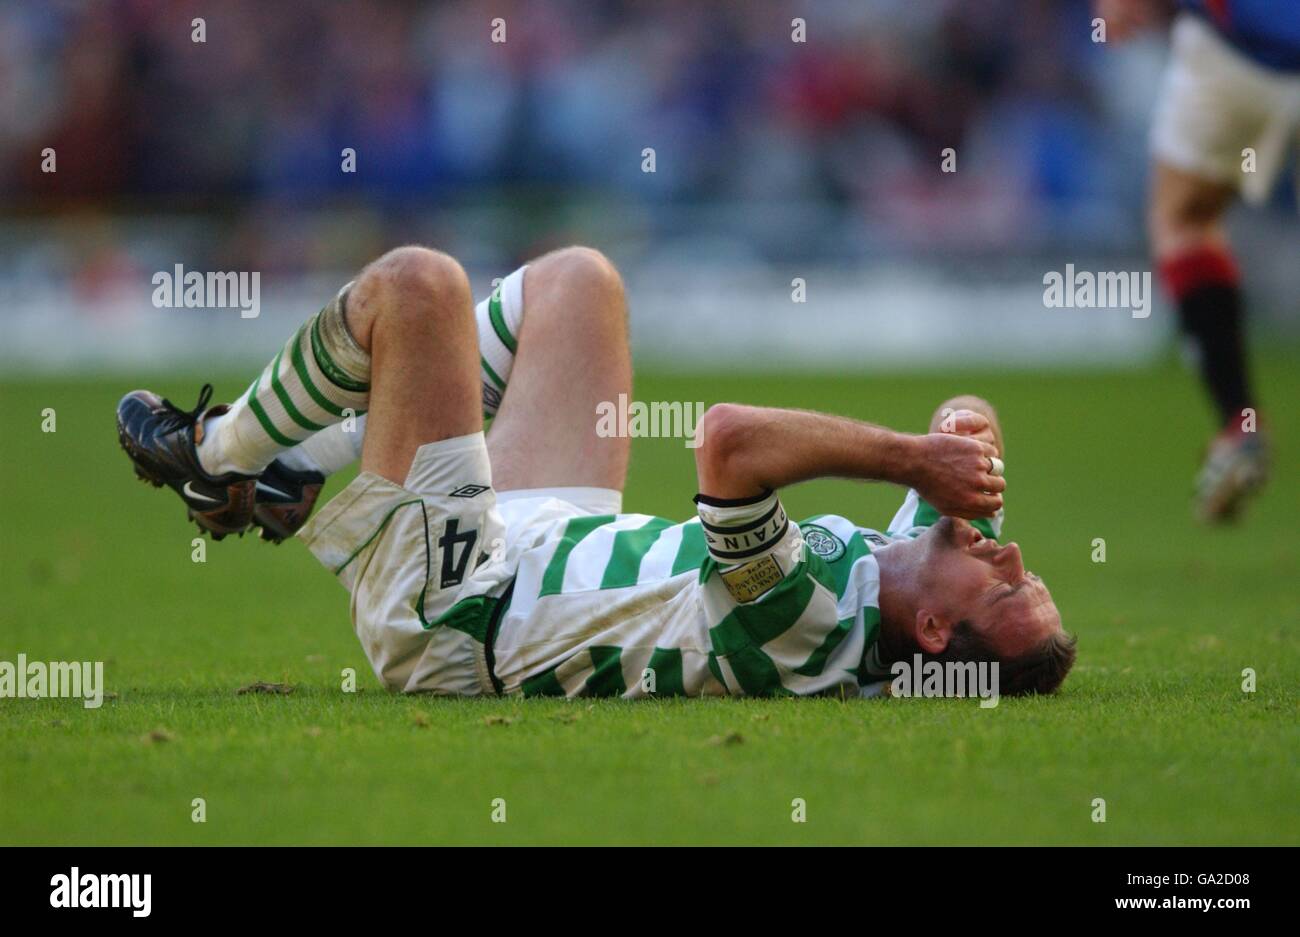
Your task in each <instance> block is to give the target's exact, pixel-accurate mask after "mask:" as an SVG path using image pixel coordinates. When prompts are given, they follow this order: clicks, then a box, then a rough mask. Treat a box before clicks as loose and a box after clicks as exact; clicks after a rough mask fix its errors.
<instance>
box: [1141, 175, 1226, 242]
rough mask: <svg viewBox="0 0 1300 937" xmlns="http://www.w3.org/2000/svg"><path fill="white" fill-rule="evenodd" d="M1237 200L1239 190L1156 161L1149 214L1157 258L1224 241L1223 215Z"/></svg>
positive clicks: (1224, 183)
mask: <svg viewBox="0 0 1300 937" xmlns="http://www.w3.org/2000/svg"><path fill="white" fill-rule="evenodd" d="M1236 197H1237V190H1236V188H1235V187H1234V186H1232V185H1229V184H1228V183H1226V182H1221V181H1219V180H1216V179H1211V178H1208V177H1206V176H1204V175H1201V174H1200V173H1199V172H1195V171H1189V170H1186V169H1181V168H1179V167H1177V166H1172V165H1170V164H1169V163H1166V162H1163V161H1161V160H1156V162H1155V163H1154V165H1153V166H1152V167H1151V202H1150V208H1149V213H1148V227H1149V229H1150V237H1151V246H1152V249H1153V252H1154V253H1155V255H1156V256H1157V257H1162V258H1163V257H1168V256H1171V255H1173V254H1177V253H1179V252H1181V251H1184V250H1187V249H1190V248H1193V247H1197V246H1200V245H1202V244H1206V243H1210V242H1219V241H1222V240H1224V238H1225V236H1226V235H1225V233H1224V230H1223V216H1224V215H1225V213H1226V212H1227V210H1228V208H1229V206H1230V205H1231V204H1232V202H1233V201H1234V200H1235V199H1236Z"/></svg>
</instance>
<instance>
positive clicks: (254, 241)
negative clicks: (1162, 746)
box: [0, 0, 1295, 319]
mask: <svg viewBox="0 0 1300 937" xmlns="http://www.w3.org/2000/svg"><path fill="white" fill-rule="evenodd" d="M1091 16H1092V13H1091V10H1090V5H1089V3H1088V2H1086V0H981V2H979V3H971V2H962V0H816V2H814V0H810V2H783V0H749V2H745V0H728V2H717V3H702V2H699V0H652V2H644V3H635V2H613V0H527V2H524V0H519V2H513V0H491V2H486V0H449V2H409V0H359V2H331V0H310V2H309V0H294V2H276V3H271V2H265V0H221V2H213V0H93V2H72V0H0V199H2V205H0V245H2V246H3V248H4V250H3V251H0V294H5V293H6V290H7V294H6V295H7V301H8V302H10V303H12V302H14V301H15V298H17V301H19V302H20V303H21V302H22V297H23V296H32V295H35V294H36V293H37V292H39V291H40V290H42V289H47V290H48V289H64V288H68V287H71V288H72V289H74V290H75V292H76V295H78V296H81V297H90V299H91V300H93V299H94V298H96V297H102V296H110V295H114V294H115V293H116V292H118V291H120V288H121V287H122V286H123V284H132V283H137V282H138V281H139V278H140V277H141V276H143V277H144V279H145V281H146V282H147V279H148V276H149V274H150V273H151V272H152V271H155V270H160V269H170V268H171V265H172V264H174V263H184V264H185V265H187V266H188V267H190V268H195V269H221V270H230V269H234V270H259V271H262V272H263V276H264V277H272V278H274V277H282V278H285V280H284V282H287V280H288V279H289V278H292V277H296V276H309V275H312V274H315V273H322V272H329V273H330V275H333V273H334V271H352V270H355V269H356V268H357V267H358V266H360V265H361V264H363V263H364V262H366V261H367V260H368V259H371V258H372V257H374V256H375V255H377V254H378V253H380V252H382V251H383V250H384V249H386V248H387V247H390V246H393V245H395V244H398V243H402V242H407V241H418V242H423V243H430V244H433V245H435V246H439V247H442V248H444V249H446V250H448V251H450V252H452V253H454V254H456V255H457V256H458V257H460V258H462V260H463V262H465V263H466V264H467V266H470V267H471V268H479V267H481V268H483V269H485V270H486V269H491V270H493V271H494V272H496V273H498V274H499V273H501V272H504V271H506V270H508V269H510V268H511V266H513V265H514V264H515V263H517V262H518V261H520V260H522V259H524V258H526V257H528V256H530V255H532V254H535V253H536V252H538V251H540V250H544V249H546V248H547V247H550V246H555V245H558V244H562V243H568V242H573V241H585V242H590V243H595V244H596V245H597V246H600V247H602V248H604V249H605V250H606V251H607V252H609V253H610V254H611V255H612V256H614V257H615V259H616V260H618V261H619V262H620V263H621V264H623V265H624V266H625V267H626V268H627V269H628V270H629V271H630V273H629V276H630V278H631V277H635V275H636V272H637V271H638V270H649V271H662V270H663V269H665V268H666V267H667V268H672V269H677V268H678V267H683V266H686V267H691V268H693V269H700V268H707V269H709V270H713V271H726V270H733V269H740V270H746V271H750V272H751V273H752V271H754V270H764V271H773V270H775V271H782V273H781V276H782V277H783V278H784V279H783V282H785V281H788V279H789V277H788V276H785V272H788V271H789V270H790V269H796V270H798V269H813V268H815V269H819V270H820V269H825V270H830V271H834V272H835V273H836V274H837V275H839V276H841V277H843V276H844V275H845V274H846V272H847V271H870V270H873V269H875V270H881V269H889V270H894V271H897V270H899V269H902V267H900V265H903V266H906V265H912V267H913V269H914V270H915V271H917V272H916V276H917V277H922V278H924V277H926V276H929V277H931V278H932V279H933V278H938V279H939V280H943V279H944V278H945V277H947V278H950V279H951V278H954V277H955V278H957V279H963V278H965V277H968V276H976V277H985V278H988V277H994V278H997V277H999V276H1005V277H1013V278H1021V277H1022V274H1023V272H1024V270H1026V269H1027V270H1029V271H1030V273H1031V274H1032V272H1033V271H1039V275H1041V270H1042V269H1044V264H1045V263H1046V264H1054V265H1056V266H1059V263H1063V262H1065V261H1074V262H1076V263H1084V262H1087V261H1088V260H1089V259H1090V258H1097V263H1106V264H1108V265H1109V266H1110V267H1111V268H1114V267H1115V266H1116V264H1120V263H1123V264H1127V267H1126V268H1129V267H1133V266H1134V265H1140V267H1141V268H1142V269H1149V267H1150V265H1149V262H1148V261H1146V259H1145V256H1144V235H1143V224H1142V211H1143V209H1142V197H1143V192H1144V186H1145V172H1146V161H1145V153H1146V134H1147V126H1148V121H1149V115H1150V110H1151V105H1152V101H1153V99H1154V96H1155V93H1156V91H1157V88H1158V83H1159V80H1160V74H1161V68H1162V65H1163V60H1164V55H1165V48H1164V36H1163V35H1161V34H1159V33H1154V34H1152V35H1151V36H1149V37H1146V38H1144V39H1142V40H1140V41H1138V42H1135V43H1131V44H1128V45H1126V46H1124V47H1117V46H1114V45H1113V44H1112V45H1109V46H1107V45H1099V44H1096V43H1094V42H1092V41H1091V26H1090V21H1091ZM196 17H201V18H202V19H203V20H204V26H203V28H204V30H205V37H204V38H205V41H204V42H195V41H193V33H194V26H193V20H194V19H195V18H196ZM796 17H798V18H801V19H802V20H803V21H804V23H805V27H804V28H805V29H806V41H805V42H795V41H793V40H792V30H793V29H794V28H795V27H794V26H792V20H794V19H795V18H796ZM497 18H500V20H502V21H504V29H505V41H504V42H493V41H492V37H493V28H494V26H493V21H494V20H495V19H497ZM498 35H499V33H498ZM647 147H651V148H653V149H654V160H655V171H654V172H653V173H651V172H645V171H643V167H644V159H645V158H644V155H643V154H644V151H645V149H646V148H647ZM948 147H951V148H953V150H954V151H955V159H956V168H957V171H956V172H955V173H950V174H945V173H942V172H940V164H941V160H942V154H943V151H944V150H945V148H948ZM46 148H52V149H53V150H54V152H55V153H56V158H57V172H53V173H50V172H43V171H42V153H43V152H44V151H45V150H46ZM345 148H351V149H352V150H354V151H355V153H356V157H355V159H356V171H355V172H352V173H348V172H344V171H342V169H341V164H342V161H343V155H342V154H343V151H344V150H345ZM1294 222H1295V207H1294V195H1293V193H1292V192H1291V190H1290V187H1289V185H1288V186H1287V187H1284V188H1281V189H1279V191H1278V193H1277V194H1276V196H1275V198H1274V200H1273V202H1272V204H1271V206H1270V208H1269V209H1268V210H1266V211H1265V212H1263V213H1260V214H1257V215H1255V216H1254V220H1253V221H1252V222H1251V225H1250V227H1251V229H1252V231H1255V232H1257V233H1256V234H1255V235H1253V236H1254V237H1256V239H1257V240H1258V241H1259V242H1260V243H1262V244H1266V245H1267V244H1273V243H1275V242H1276V240H1277V237H1278V235H1277V233H1276V232H1278V231H1282V232H1286V234H1285V236H1287V237H1291V238H1292V241H1291V242H1290V243H1292V244H1294V243H1295V241H1294V234H1293V231H1294V227H1295V225H1294ZM1250 236H1252V235H1249V234H1248V235H1247V237H1248V239H1249V237H1250ZM1271 256H1272V255H1271V254H1270V257H1271ZM1058 262H1059V263H1058ZM1255 262H1256V261H1253V260H1250V259H1248V263H1247V266H1248V268H1249V266H1250V264H1251V263H1255ZM1258 263H1259V264H1260V265H1267V266H1269V267H1271V268H1273V269H1271V271H1270V272H1269V275H1268V276H1262V277H1261V279H1262V281H1263V282H1265V283H1269V284H1273V285H1272V287H1271V288H1272V289H1274V290H1280V289H1282V285H1293V283H1294V281H1293V280H1292V281H1288V280H1286V277H1287V276H1288V270H1287V267H1288V266H1289V262H1287V261H1282V260H1278V261H1272V260H1269V261H1268V263H1267V264H1265V260H1264V259H1261V260H1259V261H1258ZM927 271H928V273H927ZM1008 271H1009V272H1008ZM1270 277H1271V279H1270ZM1028 282H1029V283H1030V285H1033V284H1034V282H1035V278H1034V277H1033V276H1029V280H1028ZM1279 284H1282V285H1279ZM1039 288H1040V289H1041V287H1039ZM787 291H788V289H787ZM1038 311H1039V312H1041V309H1040V310H1038ZM1281 318H1283V319H1285V318H1286V317H1285V316H1282V317H1281Z"/></svg>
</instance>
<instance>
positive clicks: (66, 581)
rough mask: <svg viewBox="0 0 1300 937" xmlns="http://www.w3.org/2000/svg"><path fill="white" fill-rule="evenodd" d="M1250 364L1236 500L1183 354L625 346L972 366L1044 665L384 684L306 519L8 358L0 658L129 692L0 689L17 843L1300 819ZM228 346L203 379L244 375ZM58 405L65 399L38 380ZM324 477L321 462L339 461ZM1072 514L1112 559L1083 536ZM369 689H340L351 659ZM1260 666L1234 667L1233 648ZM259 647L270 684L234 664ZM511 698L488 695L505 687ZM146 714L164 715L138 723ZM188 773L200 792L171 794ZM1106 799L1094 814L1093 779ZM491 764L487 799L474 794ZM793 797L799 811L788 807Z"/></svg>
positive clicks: (1101, 837) (1252, 839)
mask: <svg viewBox="0 0 1300 937" xmlns="http://www.w3.org/2000/svg"><path fill="white" fill-rule="evenodd" d="M1294 360H1295V356H1294V355H1293V354H1283V353H1280V352H1274V353H1273V354H1272V355H1271V356H1269V357H1266V358H1265V359H1264V360H1263V362H1262V365H1261V373H1260V378H1261V380H1260V383H1261V385H1262V386H1263V388H1264V389H1265V392H1266V394H1267V398H1268V399H1269V400H1271V401H1273V402H1274V405H1275V406H1274V409H1273V410H1272V411H1271V416H1272V419H1273V424H1272V426H1273V430H1274V433H1275V437H1276V440H1277V443H1278V450H1277V460H1276V464H1277V475H1278V477H1277V479H1276V480H1275V483H1274V485H1273V486H1272V488H1271V489H1270V490H1269V491H1268V492H1267V494H1266V495H1265V496H1264V497H1263V498H1262V499H1261V500H1260V501H1258V502H1257V503H1256V504H1255V505H1253V510H1252V512H1251V516H1250V518H1249V523H1248V524H1246V525H1244V526H1242V527H1240V528H1239V529H1234V530H1222V531H1219V530H1216V531H1206V530H1203V529H1201V528H1199V527H1197V526H1196V525H1195V524H1193V522H1192V521H1191V520H1190V517H1189V511H1188V500H1187V496H1188V493H1189V489H1190V477H1191V474H1192V471H1193V469H1194V463H1195V459H1196V457H1197V453H1198V449H1199V446H1200V444H1201V442H1202V441H1203V436H1204V434H1205V432H1206V430H1207V429H1208V423H1207V416H1206V413H1205V411H1204V408H1203V407H1202V406H1201V401H1200V399H1199V397H1198V395H1197V392H1196V390H1195V389H1194V388H1193V386H1192V384H1191V381H1190V379H1189V378H1188V376H1187V375H1186V374H1184V373H1183V372H1182V371H1181V370H1180V369H1178V368H1176V367H1174V366H1172V365H1168V364H1166V365H1161V366H1159V367H1156V368H1153V369H1151V370H1149V371H1143V372H1136V373H1133V372H1117V373H1094V374H1079V375H1073V374H1068V373H1067V374H1021V375H1012V376H1001V377H995V378H994V377H988V376H986V375H966V376H942V377H940V376H904V377H894V376H890V377H888V378H879V377H878V378H875V379H868V378H856V377H847V376H841V377H833V376H826V375H818V376H817V377H816V378H805V377H770V378H769V377H764V378H762V379H754V378H748V379H745V378H726V379H715V380H712V381H710V382H707V383H706V382H703V381H700V380H694V379H690V378H685V377H654V376H651V375H643V376H641V377H640V378H639V379H638V381H639V382H638V397H639V398H641V399H686V400H694V399H702V400H704V401H705V402H714V401H717V400H721V399H739V400H746V401H751V402H756V403H769V404H783V405H788V406H805V407H817V408H822V409H831V410H838V411H840V412H844V413H848V414H851V415H855V416H859V417H863V418H870V419H874V420H878V421H881V422H886V423H891V424H895V425H900V426H904V427H915V426H917V425H918V424H920V423H922V422H923V421H924V419H925V418H926V416H927V415H928V412H929V410H930V408H931V407H932V406H933V404H934V403H936V402H937V401H938V400H939V399H940V398H941V397H942V396H945V395H948V394H951V393H955V392H959V391H967V390H970V391H975V392H979V393H984V394H987V395H988V396H990V397H991V398H993V399H994V400H995V401H996V402H997V403H998V404H999V406H1000V408H1001V411H1002V415H1003V420H1004V422H1005V425H1006V428H1007V433H1008V459H1007V464H1008V478H1009V482H1010V491H1009V502H1008V504H1009V518H1008V528H1007V533H1008V534H1009V535H1010V536H1011V537H1013V538H1015V539H1017V540H1019V542H1020V543H1021V545H1022V547H1023V548H1024V552H1025V555H1026V558H1027V560H1028V564H1029V566H1030V568H1032V569H1034V570H1035V571H1037V572H1039V573H1040V574H1041V575H1043V577H1044V578H1045V579H1046V580H1047V583H1048V584H1049V586H1050V587H1051V588H1052V590H1053V592H1054V593H1055V596H1056V600H1057V604H1058V605H1059V606H1060V609H1061V611H1062V614H1063V615H1064V617H1065V620H1066V624H1067V627H1069V628H1071V629H1072V630H1074V631H1076V632H1077V633H1078V635H1079V636H1080V645H1079V662H1078V665H1077V667H1076V669H1075V674H1074V676H1073V678H1072V679H1071V680H1070V681H1069V683H1068V684H1067V685H1066V688H1065V690H1064V692H1063V693H1062V694H1061V695H1060V696H1059V697H1056V698H1048V699H1031V700H1003V701H1002V704H1001V705H1000V706H999V707H998V708H996V709H993V710H983V709H980V708H978V707H977V706H976V704H975V703H974V702H967V701H903V700H894V701H878V702H851V703H840V702H834V701H828V700H779V701H738V700H714V701H692V700H683V701H660V702H649V703H622V702H620V701H600V702H596V703H590V702H587V701H575V702H562V701H553V700H549V701H529V702H522V701H515V700H510V701H492V700H439V699H430V698H404V697H400V696H392V695H389V694H387V693H385V692H383V691H381V690H379V689H378V688H377V687H376V685H375V683H374V681H373V678H372V677H371V676H370V673H369V670H368V669H367V667H366V662H365V659H364V657H363V656H362V654H361V651H360V649H359V647H358V646H357V644H356V641H355V639H354V637H353V635H352V633H351V630H350V627H349V624H348V618H347V597H346V595H345V593H344V592H343V590H342V588H341V587H340V586H338V585H337V584H336V583H335V582H334V581H333V580H332V579H331V578H330V576H329V575H328V574H327V573H326V572H325V571H324V570H322V569H321V568H319V567H318V566H317V565H316V563H315V561H314V560H313V559H312V558H311V557H310V556H309V555H308V554H307V552H306V551H305V550H304V549H302V548H301V547H300V546H297V545H294V544H291V545H286V546H284V547H280V548H272V547H269V546H266V545H263V544H261V543H257V542H254V541H252V540H249V539H245V540H243V541H239V540H234V541H230V540H227V541H226V542H224V543H220V544H209V546H208V551H207V562H206V563H205V564H196V563H193V562H191V543H190V541H191V538H192V537H193V536H194V532H193V530H192V528H190V527H188V526H187V525H186V524H185V523H184V522H183V519H182V516H181V515H182V511H181V508H180V505H179V503H178V502H177V501H176V500H175V498H174V497H173V496H172V495H170V494H167V493H164V492H157V491H154V490H153V489H150V488H146V487H145V486H143V485H140V484H138V483H137V482H136V481H135V480H134V479H133V478H132V476H131V472H130V469H129V466H128V464H127V461H126V458H125V457H124V456H123V455H122V454H121V453H120V452H118V451H117V448H116V443H115V438H114V433H113V429H112V409H113V405H114V403H115V401H116V399H117V397H118V396H119V395H120V394H121V393H122V392H123V391H125V390H129V389H130V388H131V387H132V386H136V385H137V384H143V385H144V386H150V387H154V388H155V389H158V390H160V391H162V392H164V393H167V394H171V395H175V397H176V398H178V401H179V402H182V403H188V402H189V400H190V399H191V395H192V394H193V393H195V391H196V390H197V386H196V382H195V381H193V380H190V379H184V380H177V379H155V380H144V379H140V380H138V381H137V380H130V381H127V380H94V381H86V382H81V383H72V382H41V381H31V382H10V383H5V384H0V403H2V406H0V439H3V441H4V447H5V455H4V457H3V460H0V463H2V466H3V468H2V469H0V471H3V478H2V482H3V484H2V486H0V490H2V491H3V492H4V494H5V507H4V509H3V512H2V513H0V524H3V535H2V536H0V551H2V552H0V660H9V661H13V660H14V659H15V658H16V656H17V654H18V653H19V652H24V653H26V654H27V656H28V657H29V658H31V659H41V660H56V659H61V660H63V659H65V660H102V661H104V662H105V674H106V682H107V684H108V687H109V689H110V690H111V691H113V692H114V693H115V694H116V696H115V698H113V699H111V700H109V701H108V702H106V703H105V705H104V707H103V708H102V709H100V710H98V711H91V710H85V709H83V708H81V707H80V706H79V704H77V703H76V702H74V701H65V700H43V701H30V700H12V699H6V700H0V842H4V843H345V842H350V843H639V842H648V843H861V844H876V843H880V844H885V843H1038V842H1048V843H1096V844H1101V843H1296V842H1298V841H1300V825H1298V824H1300V821H1297V816H1300V813H1298V811H1297V796H1296V792H1297V790H1300V770H1298V768H1297V752H1298V751H1300V729H1298V728H1297V725H1298V720H1297V696H1296V688H1297V686H1298V685H1300V655H1297V638H1296V627H1297V623H1298V621H1300V612H1298V611H1297V607H1298V605H1300V603H1298V602H1297V591H1298V590H1297V581H1300V575H1298V573H1300V558H1298V554H1300V548H1298V547H1297V543H1296V521H1297V520H1300V517H1298V516H1297V514H1298V512H1297V511H1296V507H1297V503H1298V499H1297V490H1296V488H1295V485H1294V480H1295V466H1296V465H1297V463H1298V462H1300V451H1298V446H1300V414H1297V411H1296V410H1295V409H1294V407H1290V406H1288V404H1290V403H1293V402H1294V401H1295V400H1297V399H1300V373H1297V371H1296V369H1295V368H1294V365H1293V362H1294ZM244 383H245V380H242V379H240V376H239V375H230V376H228V377H227V378H226V379H224V380H222V381H221V382H220V383H219V385H218V388H217V390H218V394H217V396H218V399H221V398H222V397H223V396H231V395H233V394H235V393H237V392H238V391H239V390H241V389H242V387H243V385H244ZM45 407H53V408H55V409H56V411H57V420H58V424H57V426H58V429H57V432H56V433H53V434H44V433H42V432H41V429H40V424H41V411H42V409H43V408H45ZM340 482H341V480H340V479H335V480H334V481H333V482H332V483H331V486H330V490H331V491H334V490H337V487H338V486H339V483H340ZM694 490H695V489H694V485H693V469H692V464H691V453H690V450H688V449H686V448H684V447H683V446H682V445H681V443H680V441H669V440H640V441H638V442H637V443H636V445H635V449H634V464H633V467H632V474H631V478H630V481H629V486H628V493H627V499H626V504H627V506H628V507H629V509H632V510H640V511H645V512H648V513H658V514H664V515H668V516H676V517H686V516H689V514H690V512H691V509H692V506H691V501H690V498H691V495H692V494H693V493H694ZM897 499H898V493H897V492H896V491H895V490H892V489H890V488H888V487H886V486H881V485H857V484H851V483H847V482H826V483H819V484H814V485H808V486H805V487H803V488H800V489H796V490H793V491H791V492H789V493H788V494H787V497H786V502H787V506H788V507H789V508H790V513H791V515H792V516H795V517H803V516H807V515H810V514H814V513H819V512H824V511H834V512H838V513H843V514H847V515H849V516H853V517H855V518H858V519H860V520H861V522H862V523H864V524H870V525H883V524H884V523H885V522H886V521H887V520H888V519H889V517H890V515H891V513H892V511H893V509H894V507H895V506H896V504H897ZM1094 538H1104V539H1105V541H1106V551H1107V562H1105V563H1104V564H1099V563H1094V562H1092V559H1091V556H1092V552H1093V540H1094ZM347 667H352V668H355V669H356V670H357V673H358V683H359V685H360V687H361V688H362V690H361V692H359V693H356V694H344V693H342V692H340V676H339V674H340V672H341V671H342V670H343V669H344V668H347ZM1246 667H1252V668H1254V669H1255V670H1256V671H1257V673H1258V691H1257V692H1255V693H1243V692H1242V691H1241V686H1240V685H1241V681H1242V677H1241V672H1242V669H1243V668H1246ZM256 680H263V681H273V682H284V683H288V684H292V685H293V686H294V687H295V688H296V689H295V691H294V692H293V693H292V695H289V696H253V695H245V696H236V695H235V690H236V689H237V688H238V687H240V686H243V685H245V684H248V683H251V682H253V681H256ZM500 717H504V718H500ZM155 736H156V737H155ZM196 797H202V798H204V799H205V800H206V804H207V822H206V823H202V824H198V823H193V822H191V809H192V808H191V801H192V799H193V798H196ZM1097 797H1101V798H1104V799H1105V801H1106V805H1107V806H1106V809H1107V822H1105V823H1104V824H1099V823H1094V822H1092V819H1091V815H1092V810H1093V808H1092V801H1093V799H1094V798H1097ZM494 798H504V800H505V803H506V818H507V822H505V823H494V822H492V817H491V813H492V802H493V800H494ZM795 798H802V799H803V800H804V802H806V805H807V806H806V811H807V822H806V823H801V824H800V823H794V822H792V820H791V812H792V801H793V800H794V799H795Z"/></svg>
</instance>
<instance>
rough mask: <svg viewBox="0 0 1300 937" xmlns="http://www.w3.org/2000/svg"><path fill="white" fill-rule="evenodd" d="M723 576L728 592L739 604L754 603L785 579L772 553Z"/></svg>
mask: <svg viewBox="0 0 1300 937" xmlns="http://www.w3.org/2000/svg"><path fill="white" fill-rule="evenodd" d="M721 575H722V581H723V583H724V584H725V585H726V587H727V591H728V592H730V593H731V597H732V598H733V599H735V600H736V601H737V602H752V601H754V599H756V598H758V597H759V596H760V595H762V594H763V593H764V592H767V591H768V590H769V589H771V588H772V587H773V586H775V585H776V584H777V583H779V582H780V581H781V580H782V579H783V578H784V577H785V574H784V573H783V572H781V567H780V565H779V564H778V563H777V562H776V559H775V558H774V557H773V556H772V555H771V554H770V553H769V554H768V555H767V556H764V557H761V558H760V559H757V560H754V561H753V562H751V563H746V564H744V565H743V566H737V567H736V568H735V569H732V570H728V571H727V572H725V573H722V574H721Z"/></svg>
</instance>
